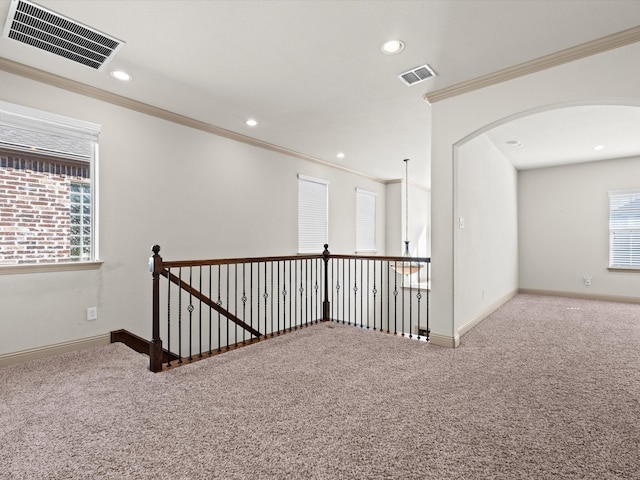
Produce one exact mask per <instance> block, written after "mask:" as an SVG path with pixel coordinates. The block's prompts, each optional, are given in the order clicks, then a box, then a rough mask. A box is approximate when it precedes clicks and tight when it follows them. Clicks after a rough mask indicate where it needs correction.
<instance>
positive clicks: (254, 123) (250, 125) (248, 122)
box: [244, 118, 258, 127]
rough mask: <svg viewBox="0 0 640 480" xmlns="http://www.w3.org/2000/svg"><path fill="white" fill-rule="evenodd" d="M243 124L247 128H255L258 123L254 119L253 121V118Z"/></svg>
mask: <svg viewBox="0 0 640 480" xmlns="http://www.w3.org/2000/svg"><path fill="white" fill-rule="evenodd" d="M244 123H245V124H246V125H247V126H249V127H255V126H256V125H258V121H257V120H255V119H253V118H250V119H248V120H247V121H246V122H244Z"/></svg>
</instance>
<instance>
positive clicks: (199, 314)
mask: <svg viewBox="0 0 640 480" xmlns="http://www.w3.org/2000/svg"><path fill="white" fill-rule="evenodd" d="M198 274H199V277H200V283H199V288H198V290H199V291H200V292H202V266H200V267H198ZM198 352H199V353H198V356H199V357H200V358H202V297H200V302H199V305H198Z"/></svg>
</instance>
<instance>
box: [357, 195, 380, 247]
mask: <svg viewBox="0 0 640 480" xmlns="http://www.w3.org/2000/svg"><path fill="white" fill-rule="evenodd" d="M375 251H376V194H375V193H374V192H368V191H367V190H362V189H360V188H356V252H358V253H360V252H375Z"/></svg>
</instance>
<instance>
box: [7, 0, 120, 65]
mask: <svg viewBox="0 0 640 480" xmlns="http://www.w3.org/2000/svg"><path fill="white" fill-rule="evenodd" d="M2 36H3V37H5V38H11V39H13V40H17V41H18V42H22V43H26V44H27V45H31V46H33V47H36V48H40V49H42V50H46V51H47V52H51V53H53V54H55V55H59V56H61V57H64V58H67V59H69V60H73V61H74V62H78V63H82V64H83V65H87V66H89V67H91V68H95V69H96V70H97V69H99V68H100V67H102V66H103V65H105V64H106V63H107V62H108V61H109V60H111V58H112V57H113V56H114V55H115V54H116V52H117V51H118V50H119V49H120V48H121V47H122V46H123V45H124V42H122V41H120V40H118V39H116V38H113V37H110V36H108V35H105V34H104V33H101V32H99V31H97V30H95V29H93V28H91V27H88V26H86V25H83V24H81V23H78V22H76V21H75V20H71V19H70V18H67V17H63V16H62V15H59V14H57V13H55V12H52V11H51V10H47V9H46V8H43V7H41V6H40V5H36V4H35V3H31V2H28V1H26V0H11V7H10V9H9V15H8V17H7V22H6V23H5V26H4V32H3V34H2Z"/></svg>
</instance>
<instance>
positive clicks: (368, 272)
mask: <svg viewBox="0 0 640 480" xmlns="http://www.w3.org/2000/svg"><path fill="white" fill-rule="evenodd" d="M369 274H370V271H369V260H368V259H367V290H366V292H367V330H368V329H369V323H371V318H370V317H369V278H370V277H369ZM374 298H375V297H374ZM375 328H376V322H375V313H374V321H373V329H374V330H375Z"/></svg>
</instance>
